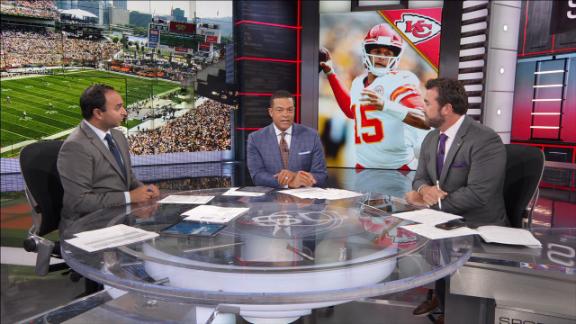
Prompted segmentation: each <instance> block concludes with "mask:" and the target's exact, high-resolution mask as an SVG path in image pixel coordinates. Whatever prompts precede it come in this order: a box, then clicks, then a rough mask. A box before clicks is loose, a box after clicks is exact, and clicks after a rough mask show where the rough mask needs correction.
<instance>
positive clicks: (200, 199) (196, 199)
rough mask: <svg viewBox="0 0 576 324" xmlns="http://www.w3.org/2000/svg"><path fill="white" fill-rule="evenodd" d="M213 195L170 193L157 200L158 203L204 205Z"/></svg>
mask: <svg viewBox="0 0 576 324" xmlns="http://www.w3.org/2000/svg"><path fill="white" fill-rule="evenodd" d="M213 198H214V196H187V195H170V196H167V197H165V198H164V199H162V200H160V201H158V203H159V204H194V205H204V204H207V203H209V202H210V200H212V199H213Z"/></svg>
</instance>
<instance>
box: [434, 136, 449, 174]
mask: <svg viewBox="0 0 576 324" xmlns="http://www.w3.org/2000/svg"><path fill="white" fill-rule="evenodd" d="M447 139H448V135H446V134H440V140H439V141H438V154H436V172H437V173H438V178H440V175H441V174H442V168H443V167H444V156H445V155H446V140H447Z"/></svg>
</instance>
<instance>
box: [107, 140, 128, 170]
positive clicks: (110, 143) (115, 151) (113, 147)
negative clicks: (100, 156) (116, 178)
mask: <svg viewBox="0 0 576 324" xmlns="http://www.w3.org/2000/svg"><path fill="white" fill-rule="evenodd" d="M104 139H105V140H106V142H108V149H110V152H111V153H112V155H114V158H115V159H116V162H117V163H118V166H119V167H120V170H122V174H123V175H124V178H126V167H124V163H122V157H121V156H120V151H118V148H117V147H116V144H114V141H113V140H112V136H111V135H110V134H106V136H104Z"/></svg>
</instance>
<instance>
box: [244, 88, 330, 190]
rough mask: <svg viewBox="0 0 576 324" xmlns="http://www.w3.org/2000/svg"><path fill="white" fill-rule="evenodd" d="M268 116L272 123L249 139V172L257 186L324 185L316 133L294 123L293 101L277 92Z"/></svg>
mask: <svg viewBox="0 0 576 324" xmlns="http://www.w3.org/2000/svg"><path fill="white" fill-rule="evenodd" d="M268 113H269V114H270V117H272V123H271V124H270V125H268V126H266V127H264V128H262V129H260V130H258V131H256V132H254V133H252V134H250V135H249V136H248V152H247V155H248V156H247V160H248V170H249V171H250V176H251V177H252V181H253V182H254V184H255V185H257V186H267V187H272V188H282V187H284V188H285V187H288V188H300V187H311V186H314V185H316V186H323V185H324V183H325V181H326V178H327V172H326V161H325V160H324V150H323V148H322V143H321V142H320V137H319V136H318V132H316V130H314V129H312V128H309V127H306V126H303V125H299V124H294V114H295V108H294V99H293V98H292V95H291V94H290V93H289V92H287V91H283V90H280V91H276V92H275V93H274V94H272V97H271V98H270V108H268Z"/></svg>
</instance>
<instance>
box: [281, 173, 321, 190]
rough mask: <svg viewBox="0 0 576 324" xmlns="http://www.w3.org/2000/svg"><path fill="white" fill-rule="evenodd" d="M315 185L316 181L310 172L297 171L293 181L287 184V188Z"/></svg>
mask: <svg viewBox="0 0 576 324" xmlns="http://www.w3.org/2000/svg"><path fill="white" fill-rule="evenodd" d="M315 184H316V179H315V178H314V176H313V175H312V173H310V172H306V171H298V173H297V174H296V177H294V180H292V181H291V182H289V183H288V187H289V188H300V187H312V186H313V185H315Z"/></svg>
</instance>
